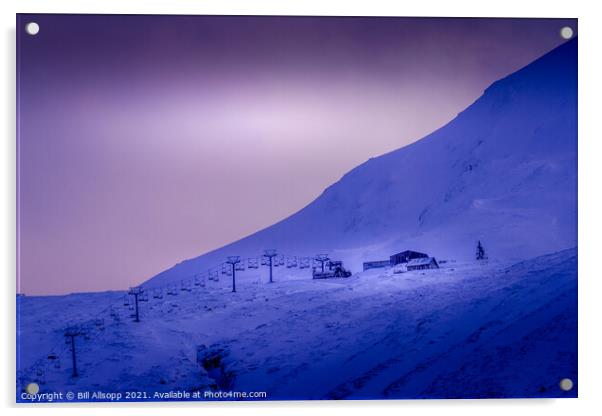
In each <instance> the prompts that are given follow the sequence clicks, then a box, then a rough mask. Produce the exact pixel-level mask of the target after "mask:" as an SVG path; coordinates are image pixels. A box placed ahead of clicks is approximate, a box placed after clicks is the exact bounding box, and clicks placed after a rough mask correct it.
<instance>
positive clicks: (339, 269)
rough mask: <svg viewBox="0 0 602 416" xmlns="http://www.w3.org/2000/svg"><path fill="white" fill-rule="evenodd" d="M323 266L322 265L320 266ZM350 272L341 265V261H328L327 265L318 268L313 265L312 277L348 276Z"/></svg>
mask: <svg viewBox="0 0 602 416" xmlns="http://www.w3.org/2000/svg"><path fill="white" fill-rule="evenodd" d="M322 267H323V266H322ZM349 276H351V272H350V271H349V270H347V269H345V268H344V267H343V262H342V261H340V260H339V261H332V260H331V261H328V263H327V267H326V268H324V267H323V269H319V268H317V267H314V269H313V273H312V277H313V278H314V279H331V278H333V277H349Z"/></svg>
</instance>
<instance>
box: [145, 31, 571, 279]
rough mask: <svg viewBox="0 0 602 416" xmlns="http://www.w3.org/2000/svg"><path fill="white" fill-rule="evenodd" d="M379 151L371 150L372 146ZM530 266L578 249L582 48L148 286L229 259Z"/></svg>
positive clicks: (555, 54)
mask: <svg viewBox="0 0 602 416" xmlns="http://www.w3.org/2000/svg"><path fill="white" fill-rule="evenodd" d="M367 139H369V138H367ZM477 240H481V241H483V242H484V243H485V246H486V249H487V250H488V253H489V256H490V257H492V258H496V259H505V260H520V259H526V258H530V257H534V256H538V255H542V254H545V253H550V252H553V251H557V250H561V249H565V248H569V247H574V246H576V244H577V39H576V38H575V39H573V40H571V41H568V42H566V43H565V44H563V45H561V46H560V47H558V48H556V49H555V50H553V51H551V52H550V53H548V54H546V55H545V56H543V57H541V58H540V59H538V60H536V61H534V62H533V63H531V64H529V65H528V66H526V67H524V68H523V69H521V70H519V71H517V72H515V73H513V74H511V75H509V76H508V77H506V78H504V79H501V80H499V81H497V82H495V83H493V84H492V85H491V86H490V87H489V88H487V90H486V91H485V92H484V94H483V95H482V96H481V97H480V98H479V99H478V100H477V101H476V102H475V103H473V104H472V105H471V106H470V107H468V108H467V109H466V110H465V111H463V112H462V113H460V114H459V115H458V116H457V117H456V118H455V119H454V120H452V121H451V122H450V123H449V124H447V125H446V126H444V127H442V128H441V129H439V130H437V131H435V132H434V133H432V134H430V135H429V136H427V137H425V138H423V139H421V140H419V141H417V142H415V143H413V144H411V145H408V146H405V147H403V148H401V149H398V150H396V151H393V152H391V153H388V154H385V155H383V156H380V157H376V158H373V159H370V160H368V161H367V162H365V163H364V164H362V165H360V166H358V167H357V168H355V169H353V170H352V171H350V172H349V173H347V174H346V175H344V176H343V178H342V179H341V180H339V181H338V182H337V183H335V184H333V185H332V186H330V187H329V188H327V189H326V190H325V191H324V192H323V194H322V195H321V196H320V197H318V198H317V199H316V200H315V201H313V202H312V203H311V204H309V205H308V206H307V207H305V208H303V209H302V210H300V211H299V212H297V213H296V214H294V215H292V216H290V217H289V218H286V219H285V220H283V221H281V222H279V223H277V224H275V225H273V226H271V227H268V228H266V229H264V230H261V231H259V232H257V233H255V234H253V235H250V236H248V237H246V238H244V239H242V240H239V241H237V242H234V243H232V244H229V245H227V246H225V247H222V248H219V249H217V250H214V251H212V252H210V253H206V254H204V255H201V256H199V257H197V258H194V259H191V260H187V261H184V262H182V263H180V264H177V265H176V266H174V267H173V268H171V269H169V270H166V271H164V272H162V273H160V274H159V275H157V276H155V277H154V278H153V279H151V280H150V281H148V282H147V283H146V286H156V285H164V284H167V283H170V282H179V280H180V279H182V278H184V277H189V276H191V275H193V274H195V273H198V272H199V271H202V270H203V269H206V268H208V267H211V266H214V265H216V264H219V263H221V262H223V261H224V260H225V258H226V256H228V255H241V256H257V255H259V254H260V253H261V252H262V251H263V249H265V248H276V249H278V250H279V251H280V252H281V253H286V254H289V255H315V254H316V253H318V252H326V253H330V254H331V256H332V257H336V258H338V259H342V260H344V261H345V262H346V264H347V265H349V266H350V267H351V269H352V270H354V271H358V270H361V263H362V262H363V261H368V260H378V259H381V258H385V259H386V258H388V256H389V255H390V254H393V253H395V252H399V251H402V250H405V249H415V250H419V251H424V252H427V253H430V254H432V255H435V256H437V257H439V258H441V257H443V258H456V259H468V258H471V257H472V256H474V250H475V244H476V241H477Z"/></svg>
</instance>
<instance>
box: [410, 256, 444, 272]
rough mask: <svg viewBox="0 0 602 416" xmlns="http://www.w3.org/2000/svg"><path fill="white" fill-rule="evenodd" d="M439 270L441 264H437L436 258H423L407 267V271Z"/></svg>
mask: <svg viewBox="0 0 602 416" xmlns="http://www.w3.org/2000/svg"><path fill="white" fill-rule="evenodd" d="M438 268H439V263H437V260H436V259H435V258H434V257H421V258H418V259H412V260H410V261H409V262H408V264H407V265H406V269H407V271H412V270H425V269H438Z"/></svg>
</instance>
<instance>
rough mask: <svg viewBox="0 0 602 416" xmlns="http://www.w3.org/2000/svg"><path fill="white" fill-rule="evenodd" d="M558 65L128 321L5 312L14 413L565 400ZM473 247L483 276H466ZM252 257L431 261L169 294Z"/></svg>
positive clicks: (567, 344) (563, 132)
mask: <svg viewBox="0 0 602 416" xmlns="http://www.w3.org/2000/svg"><path fill="white" fill-rule="evenodd" d="M576 53H577V41H576V40H574V41H570V42H567V43H565V44H564V45H562V46H561V47H559V48H557V49H556V50H554V51H552V52H551V53H549V54H547V55H545V56H544V57H542V58H541V59H539V60H537V61H535V62H534V63H532V64H530V65H529V66H527V67H525V68H524V69H522V70H520V71H518V72H517V73H515V74H513V75H510V76H509V77H507V78H505V79H503V80H501V81H498V82H496V83H494V84H493V85H492V86H491V87H489V88H488V89H487V91H486V92H485V94H484V95H483V96H482V97H481V98H480V99H479V100H477V101H476V102H475V103H474V104H473V105H472V106H471V107H469V108H468V109H467V110H466V111H464V112H463V113H462V114H460V115H459V116H458V117H457V118H456V119H455V120H453V121H452V122H451V123H449V124H448V125H447V126H445V127H443V128H442V129H440V130H438V131H437V132H435V133H433V134H432V135H430V136H428V137H426V138H424V139H422V140H420V141H418V142H416V143H414V144H412V145H410V146H406V147H404V148H402V149H399V150H397V151H395V152H392V153H389V154H387V155H384V156H381V157H378V158H375V159H372V160H370V161H368V162H366V163H365V164H363V165H361V166H359V167H357V168H356V169H354V170H352V171H351V172H349V173H348V174H347V175H345V176H344V177H343V178H342V179H341V180H340V181H339V182H337V183H336V184H334V185H333V186H331V187H330V188H328V189H327V190H326V191H325V192H324V194H323V195H322V196H320V197H319V198H318V199H316V200H315V201H314V202H313V203H312V204H310V205H309V206H307V207H306V208H304V209H303V210H301V211H300V212H298V213H296V214H295V215H293V216H291V217H289V218H287V219H286V220H284V221H282V222H280V223H278V224H275V225H274V226H272V227H269V228H267V229H265V230H262V231H260V232H258V233H256V234H254V235H251V236H249V237H247V238H245V239H243V240H240V241H238V242H235V243H233V244H231V245H229V246H226V247H223V248H220V249H218V250H216V251H214V252H211V253H208V254H205V255H203V256H200V257H198V258H196V259H193V260H189V261H186V262H183V263H181V264H179V265H177V266H175V267H173V268H172V269H169V270H167V271H165V272H163V273H161V274H159V275H158V276H156V277H155V278H153V279H152V280H151V281H149V282H147V283H146V284H145V286H146V287H151V286H162V287H163V288H162V289H161V290H159V289H158V288H154V289H153V290H148V291H145V293H146V294H147V297H146V299H144V300H140V302H138V303H136V305H137V306H138V307H139V310H138V309H135V308H134V297H133V296H129V297H128V295H127V294H126V292H105V293H78V294H72V295H66V296H43V297H30V296H19V297H18V298H17V311H18V313H17V342H18V345H17V369H18V371H17V401H20V402H28V401H36V400H40V401H46V400H47V399H43V398H39V397H38V396H35V395H32V396H28V395H27V393H26V392H25V386H27V385H28V383H31V382H35V383H38V384H39V386H40V392H41V393H42V394H43V393H46V392H61V393H66V392H75V393H80V392H101V393H103V395H104V396H102V397H92V396H91V397H84V398H83V399H81V400H92V401H95V400H100V401H110V400H124V401H132V400H143V401H146V400H166V399H167V400H171V399H177V397H173V396H170V395H171V394H173V393H174V392H179V393H182V392H186V393H192V392H197V393H199V392H200V393H201V396H199V397H197V398H189V399H187V400H221V399H226V400H237V399H239V398H240V397H239V398H237V397H227V396H224V397H216V396H214V394H217V393H219V392H231V391H236V392H255V393H262V392H263V393H265V394H266V395H264V396H248V397H245V399H247V400H265V399H268V400H270V399H271V400H286V399H296V400H300V399H345V398H348V399H406V398H413V399H414V398H499V397H505V398H510V397H539V398H541V397H577V395H578V379H577V249H576V245H577V241H576V215H577V214H576V163H577V161H576V158H577V154H576V129H577V125H576V123H577V113H576V112H577V109H576V94H577V92H576V91H577V90H576ZM477 239H479V240H482V241H484V242H485V246H486V249H487V250H488V252H489V255H490V261H488V262H482V261H476V260H475V259H474V257H473V256H474V249H475V242H476V240H477ZM266 247H276V248H278V249H279V250H280V251H281V252H284V253H287V254H289V253H290V254H298V255H300V254H307V255H311V254H315V253H317V252H320V251H326V252H329V253H331V254H332V255H333V257H334V256H336V257H337V258H341V259H343V260H344V261H346V262H351V263H352V264H354V265H355V267H357V265H358V264H359V262H361V261H363V260H367V259H378V258H381V257H386V256H388V255H389V254H391V253H393V252H396V251H401V250H403V249H407V248H411V249H418V250H423V251H426V252H428V253H432V254H434V255H436V256H437V257H439V258H440V257H444V258H447V259H448V261H447V262H445V263H443V262H441V268H439V269H433V270H415V271H408V272H405V273H395V270H394V268H392V267H388V268H383V269H373V270H367V271H363V272H359V273H355V274H354V275H353V276H351V277H349V278H344V279H325V280H314V279H312V278H311V274H310V272H309V271H308V270H307V269H299V268H290V269H289V268H287V267H280V268H279V269H278V271H277V279H276V281H275V282H274V283H273V284H269V283H266V280H267V279H266V276H267V270H266V268H265V267H261V268H258V269H255V268H247V269H246V270H244V271H242V270H241V271H240V273H237V288H238V289H239V290H238V291H237V292H232V291H231V286H230V285H231V277H229V276H228V275H226V276H225V278H223V277H222V278H221V279H219V278H218V279H216V280H213V279H211V280H207V281H202V282H201V281H198V282H197V281H194V284H191V285H190V286H189V287H186V286H184V285H182V286H179V283H180V280H181V279H184V278H187V277H189V276H190V275H192V274H194V273H198V272H199V271H202V270H203V269H206V268H207V267H209V266H213V265H215V264H220V263H222V262H223V261H224V260H225V257H226V256H227V255H233V254H235V255H242V256H257V255H258V254H259V253H261V251H262V250H263V249H264V248H266ZM463 259H465V260H463ZM515 259H519V261H518V262H517V261H515ZM216 274H217V273H216ZM171 283H174V284H173V285H172V284H171ZM239 283H240V285H239ZM165 286H169V288H165ZM171 286H174V287H175V289H173V290H171ZM134 311H137V312H134ZM136 316H139V318H140V319H139V320H138V321H135V317H136ZM66 328H67V331H69V328H71V329H73V328H76V329H77V331H73V330H71V332H67V331H66ZM75 332H77V333H78V334H79V335H78V336H77V339H76V341H74V344H70V343H67V344H66V343H65V340H66V336H65V335H66V334H68V333H71V334H73V333H75ZM67 341H69V339H68V338H67ZM73 346H76V348H75V349H73ZM74 351H77V358H76V360H75V362H76V367H77V371H78V376H77V377H73V371H74V368H75V366H74V361H73V360H74V357H75V354H74ZM565 378H568V379H571V380H572V381H573V383H574V387H573V388H572V389H570V390H568V391H566V390H563V389H562V388H561V387H560V386H559V382H560V380H562V379H565ZM132 391H135V392H141V393H143V394H144V396H143V397H133V398H127V397H124V396H123V394H124V392H132ZM107 394H109V396H107ZM118 395H121V396H119V398H118V397H117V396H118ZM53 400H54V399H53ZM56 400H58V401H70V400H71V399H69V398H64V397H63V398H59V399H56Z"/></svg>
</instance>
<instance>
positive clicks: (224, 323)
mask: <svg viewBox="0 0 602 416" xmlns="http://www.w3.org/2000/svg"><path fill="white" fill-rule="evenodd" d="M576 267H577V257H576V250H575V249H571V250H566V251H562V252H559V253H556V254H553V255H548V256H544V257H539V258H536V259H534V260H529V261H525V262H521V263H518V264H515V265H513V266H511V267H506V266H504V265H503V264H500V263H494V262H489V263H483V262H477V261H472V262H466V263H460V262H449V263H445V264H444V266H443V267H442V268H441V269H438V270H437V269H435V270H424V271H413V272H406V273H402V274H394V273H393V270H391V269H390V268H389V269H373V270H369V271H366V272H362V273H359V274H357V275H355V276H353V277H351V278H348V279H332V280H312V279H310V278H309V276H310V272H309V271H307V270H306V271H304V272H302V271H299V270H297V271H295V272H290V271H289V270H286V271H280V270H279V271H278V272H277V273H276V277H277V280H276V282H274V283H272V284H269V283H266V281H267V279H266V270H263V271H245V272H242V273H241V274H240V275H241V278H240V284H239V292H237V293H232V292H230V285H229V283H230V280H229V279H223V280H220V282H219V283H216V284H211V285H209V284H208V285H207V287H205V288H199V287H197V288H194V289H193V291H192V292H181V293H179V294H178V295H177V296H166V297H165V298H164V299H161V300H149V302H148V303H143V304H142V306H141V307H142V310H141V315H140V316H141V321H140V322H139V323H134V322H133V321H132V318H131V316H130V311H129V310H128V309H127V308H124V307H123V306H122V305H121V304H120V303H119V302H120V301H121V294H120V293H114V292H112V293H98V294H78V295H68V296H61V297H42V298H33V297H32V298H30V297H24V298H20V300H19V302H20V308H21V313H22V320H21V324H20V327H21V328H35V331H31V332H32V333H31V334H28V335H29V336H26V334H27V333H26V332H24V333H23V334H22V337H21V340H22V342H21V351H22V355H21V365H22V368H24V369H26V371H24V372H23V373H22V374H21V376H22V377H23V381H22V382H23V383H25V384H26V383H28V382H30V381H31V380H39V379H40V378H42V379H43V381H44V382H45V384H43V385H42V391H76V392H77V391H96V390H102V391H105V392H112V391H121V392H123V391H128V390H135V391H148V392H155V391H163V392H168V391H171V390H180V389H181V390H187V391H191V390H200V391H206V390H224V391H228V390H231V389H232V390H235V391H265V392H267V394H268V397H267V398H268V399H273V400H276V399H283V400H284V399H297V400H299V399H343V398H348V399H399V398H469V397H472V398H485V397H487V398H495V397H575V396H576V394H577V389H576V388H575V389H573V390H572V391H569V392H563V391H562V390H560V388H559V384H558V383H559V382H560V380H561V379H563V378H571V379H572V380H573V381H575V382H576V381H577V374H576V371H577V315H576V310H577V304H576V300H577V276H576ZM109 299H112V302H109ZM107 303H113V304H114V306H115V310H116V311H118V314H119V320H116V319H115V318H111V317H110V316H109V314H108V313H106V312H105V313H104V317H105V327H104V329H102V330H96V331H92V332H91V337H90V340H85V339H83V338H82V339H79V340H78V341H77V342H78V345H77V347H78V350H79V358H78V360H79V361H78V365H79V370H80V376H79V377H78V378H76V379H73V378H71V377H70V374H71V363H70V361H69V360H70V353H69V350H68V346H66V345H65V344H64V341H63V335H62V334H63V333H62V329H63V326H62V322H61V320H60V319H57V318H56V316H55V315H56V311H58V310H60V311H61V316H62V315H66V316H71V317H74V318H79V319H80V320H86V319H88V318H90V317H91V316H96V313H97V311H98V309H99V308H100V306H99V305H107ZM48 311H52V313H50V312H48ZM42 328H43V330H42ZM33 333H36V336H34V335H33ZM38 333H39V334H38ZM53 344H54V346H53ZM57 346H58V350H57ZM199 346H203V348H202V350H201V351H202V352H203V355H201V364H197V360H196V357H197V356H196V351H197V347H199ZM52 348H54V350H53V352H55V353H57V354H59V355H60V357H61V368H59V369H57V368H54V366H53V363H50V362H49V361H48V360H44V359H45V358H46V357H45V356H44V355H42V354H43V352H45V351H50V350H51V349H52ZM212 357H213V358H215V357H219V358H218V361H219V364H218V366H217V371H216V369H212V368H211V367H209V368H204V367H203V365H202V359H203V358H209V359H210V358H212ZM39 358H42V360H41V361H40V362H37V363H36V362H35V360H36V359H39ZM40 370H42V371H41V372H42V373H43V376H42V377H40V376H39V374H38V373H39V372H40Z"/></svg>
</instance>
